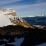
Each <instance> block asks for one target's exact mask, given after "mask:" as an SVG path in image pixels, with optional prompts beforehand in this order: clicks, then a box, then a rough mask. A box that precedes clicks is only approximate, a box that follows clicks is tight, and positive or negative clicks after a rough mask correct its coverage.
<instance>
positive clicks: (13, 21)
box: [0, 8, 32, 28]
mask: <svg viewBox="0 0 46 46" xmlns="http://www.w3.org/2000/svg"><path fill="white" fill-rule="evenodd" d="M7 25H21V26H24V27H31V28H32V26H30V24H28V23H27V22H26V21H25V20H23V19H22V18H20V17H17V16H16V12H15V10H13V9H12V8H0V27H3V26H7Z"/></svg>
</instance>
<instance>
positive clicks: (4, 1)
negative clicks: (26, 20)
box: [0, 0, 22, 5]
mask: <svg viewBox="0 0 46 46" xmlns="http://www.w3.org/2000/svg"><path fill="white" fill-rule="evenodd" d="M19 1H22V0H0V5H4V4H9V3H13V2H19Z"/></svg>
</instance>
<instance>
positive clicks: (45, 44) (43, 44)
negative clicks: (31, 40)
mask: <svg viewBox="0 0 46 46" xmlns="http://www.w3.org/2000/svg"><path fill="white" fill-rule="evenodd" d="M36 46H46V43H42V44H39V45H36Z"/></svg>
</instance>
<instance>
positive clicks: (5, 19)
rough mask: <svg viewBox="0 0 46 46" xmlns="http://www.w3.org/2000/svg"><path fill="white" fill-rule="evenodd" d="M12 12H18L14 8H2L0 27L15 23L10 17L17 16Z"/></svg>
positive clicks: (0, 11)
mask: <svg viewBox="0 0 46 46" xmlns="http://www.w3.org/2000/svg"><path fill="white" fill-rule="evenodd" d="M12 14H16V13H15V11H14V10H13V9H12V8H0V27H2V26H7V25H14V24H13V23H11V22H10V20H9V18H13V17H14V16H16V15H12Z"/></svg>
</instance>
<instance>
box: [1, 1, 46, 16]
mask: <svg viewBox="0 0 46 46" xmlns="http://www.w3.org/2000/svg"><path fill="white" fill-rule="evenodd" d="M0 8H13V9H15V11H16V13H17V16H34V15H37V14H46V0H0Z"/></svg>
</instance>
